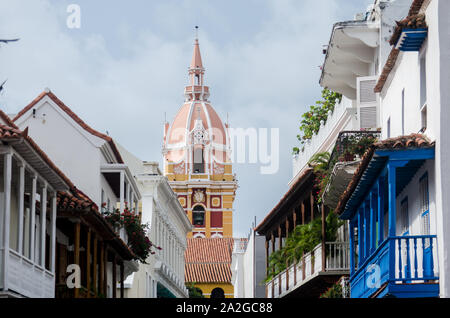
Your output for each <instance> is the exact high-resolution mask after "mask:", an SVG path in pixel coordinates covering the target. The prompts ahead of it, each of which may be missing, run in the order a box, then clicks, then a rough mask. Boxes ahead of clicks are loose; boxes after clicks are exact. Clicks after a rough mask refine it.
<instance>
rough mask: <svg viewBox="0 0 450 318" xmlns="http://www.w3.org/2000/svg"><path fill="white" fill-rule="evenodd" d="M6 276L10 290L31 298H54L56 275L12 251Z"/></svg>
mask: <svg viewBox="0 0 450 318" xmlns="http://www.w3.org/2000/svg"><path fill="white" fill-rule="evenodd" d="M5 270H6V276H7V280H8V289H10V290H12V291H14V292H16V293H18V294H20V295H23V296H25V297H31V298H54V297H55V275H54V274H53V273H51V272H50V271H48V270H46V269H44V268H42V267H40V266H38V265H36V264H34V263H33V262H32V261H30V260H29V259H27V258H26V257H24V256H22V255H19V254H18V253H16V252H14V251H12V250H10V251H9V258H8V267H7V268H6V269H5Z"/></svg>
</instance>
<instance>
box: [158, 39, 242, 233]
mask: <svg viewBox="0 0 450 318" xmlns="http://www.w3.org/2000/svg"><path fill="white" fill-rule="evenodd" d="M188 74H189V85H188V86H186V87H185V89H184V97H185V100H184V103H183V105H182V106H181V108H180V109H179V111H178V113H177V115H176V116H175V118H174V120H173V121H172V123H171V124H169V123H165V124H164V141H163V156H164V174H165V175H166V176H167V178H168V180H169V183H170V186H171V187H172V189H173V190H174V192H175V193H176V194H177V196H178V200H179V202H180V203H181V205H182V206H183V208H184V210H185V211H186V213H187V215H188V217H189V219H190V220H191V222H192V225H193V231H192V233H189V234H188V237H194V238H215V237H233V202H234V198H235V195H236V189H237V181H236V179H235V176H234V175H233V170H232V164H231V160H230V152H231V149H230V141H229V136H228V125H226V124H225V125H224V124H223V122H222V120H221V119H220V117H219V115H218V114H217V113H216V111H215V110H214V108H213V107H212V105H211V103H210V101H209V100H208V98H209V87H208V86H206V85H204V82H205V78H204V76H205V68H204V67H203V63H202V58H201V55H200V46H199V43H198V39H195V43H194V53H193V55H192V60H191V65H190V67H189V69H188Z"/></svg>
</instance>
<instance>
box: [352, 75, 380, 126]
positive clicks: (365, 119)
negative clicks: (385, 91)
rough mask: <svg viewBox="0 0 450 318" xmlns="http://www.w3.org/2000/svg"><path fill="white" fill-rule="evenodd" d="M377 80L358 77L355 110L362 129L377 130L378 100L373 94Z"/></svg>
mask: <svg viewBox="0 0 450 318" xmlns="http://www.w3.org/2000/svg"><path fill="white" fill-rule="evenodd" d="M376 84H377V78H376V77H374V76H370V77H359V78H358V80H357V108H358V116H359V124H360V128H362V129H376V128H378V100H377V94H376V93H375V92H374V89H375V85H376Z"/></svg>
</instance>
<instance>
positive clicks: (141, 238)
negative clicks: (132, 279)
mask: <svg viewBox="0 0 450 318" xmlns="http://www.w3.org/2000/svg"><path fill="white" fill-rule="evenodd" d="M102 207H103V208H104V207H105V206H104V205H102ZM103 215H104V217H105V219H106V221H108V222H109V223H110V224H111V225H112V226H113V227H114V229H116V230H117V229H118V228H122V227H123V228H124V229H125V231H126V233H127V235H128V246H129V247H130V249H131V250H132V251H133V253H134V254H135V255H136V259H138V260H139V261H140V262H141V263H144V264H146V260H147V258H148V257H149V256H150V255H153V254H155V251H153V250H152V247H154V248H156V249H158V250H161V247H159V246H155V245H154V244H153V243H152V242H151V241H150V239H149V238H148V231H149V226H148V224H142V223H141V220H140V218H139V215H137V214H136V213H135V212H134V211H131V210H129V209H128V207H125V209H124V211H123V212H122V213H120V210H119V209H114V210H113V211H112V212H110V211H103Z"/></svg>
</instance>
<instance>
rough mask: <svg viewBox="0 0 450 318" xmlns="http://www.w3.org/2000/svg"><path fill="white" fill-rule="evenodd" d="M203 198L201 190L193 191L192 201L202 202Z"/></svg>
mask: <svg viewBox="0 0 450 318" xmlns="http://www.w3.org/2000/svg"><path fill="white" fill-rule="evenodd" d="M204 199H205V195H204V194H203V192H202V191H195V193H194V201H195V202H197V203H199V202H203V201H204Z"/></svg>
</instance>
